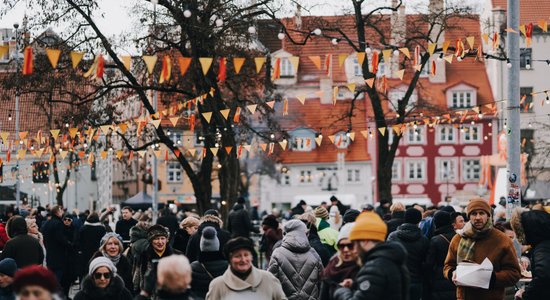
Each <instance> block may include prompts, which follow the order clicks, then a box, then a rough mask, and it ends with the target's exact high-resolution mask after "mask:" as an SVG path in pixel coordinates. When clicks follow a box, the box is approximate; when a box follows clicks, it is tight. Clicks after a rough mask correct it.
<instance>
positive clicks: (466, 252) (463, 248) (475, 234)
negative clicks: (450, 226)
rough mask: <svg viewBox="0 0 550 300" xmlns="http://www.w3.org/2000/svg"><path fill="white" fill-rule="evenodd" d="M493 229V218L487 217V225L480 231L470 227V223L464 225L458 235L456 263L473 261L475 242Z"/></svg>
mask: <svg viewBox="0 0 550 300" xmlns="http://www.w3.org/2000/svg"><path fill="white" fill-rule="evenodd" d="M492 228H493V218H492V217H489V219H488V220H487V223H485V226H483V228H482V229H481V230H477V229H475V228H474V226H472V221H470V222H468V223H466V225H465V226H464V228H462V230H459V232H458V234H459V235H460V236H461V237H462V238H461V239H460V242H459V243H458V251H457V261H458V262H459V263H460V262H462V261H471V262H473V261H474V254H475V245H476V241H477V240H479V239H481V238H483V237H485V236H486V235H487V233H489V231H490V230H491V229H492Z"/></svg>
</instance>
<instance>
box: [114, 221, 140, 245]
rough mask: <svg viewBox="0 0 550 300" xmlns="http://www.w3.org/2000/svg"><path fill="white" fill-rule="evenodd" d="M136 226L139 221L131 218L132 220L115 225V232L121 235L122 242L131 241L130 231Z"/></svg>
mask: <svg viewBox="0 0 550 300" xmlns="http://www.w3.org/2000/svg"><path fill="white" fill-rule="evenodd" d="M136 224H137V220H136V219H134V218H130V220H124V219H121V220H118V222H116V225H115V232H116V233H118V234H120V236H121V237H122V240H124V241H128V240H130V229H131V228H132V227H134V226H136Z"/></svg>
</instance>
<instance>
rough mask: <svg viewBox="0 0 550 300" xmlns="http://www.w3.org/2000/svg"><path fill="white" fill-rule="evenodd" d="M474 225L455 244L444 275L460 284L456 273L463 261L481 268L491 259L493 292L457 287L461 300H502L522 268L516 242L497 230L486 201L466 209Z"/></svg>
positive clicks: (455, 238)
mask: <svg viewBox="0 0 550 300" xmlns="http://www.w3.org/2000/svg"><path fill="white" fill-rule="evenodd" d="M466 212H467V214H468V218H469V219H470V221H469V222H468V223H467V224H466V225H465V226H464V228H463V229H462V230H460V231H459V232H458V234H457V235H455V236H454V238H453V239H452V240H451V245H450V246H449V252H448V253H447V258H446V259H445V267H444V269H443V275H444V276H445V277H446V278H447V279H449V280H452V281H453V283H455V284H457V282H456V274H455V270H456V267H457V264H458V263H460V262H462V261H469V262H474V263H477V264H481V263H482V262H483V260H484V259H485V258H488V259H489V260H490V261H491V263H492V264H493V273H492V274H491V281H490V284H489V289H481V288H474V287H465V286H460V285H457V290H456V294H457V299H458V300H470V299H471V300H474V299H484V300H497V299H498V300H502V299H504V289H505V288H506V287H509V286H513V285H514V284H516V283H517V282H518V280H519V278H520V268H519V264H518V259H517V256H516V251H515V249H514V245H513V244H512V240H511V239H510V238H508V237H507V236H506V235H505V234H504V233H502V232H500V231H499V230H497V229H495V228H493V222H492V218H491V207H490V206H489V204H488V203H487V202H486V201H485V200H483V199H472V200H470V202H469V203H468V207H467V208H466Z"/></svg>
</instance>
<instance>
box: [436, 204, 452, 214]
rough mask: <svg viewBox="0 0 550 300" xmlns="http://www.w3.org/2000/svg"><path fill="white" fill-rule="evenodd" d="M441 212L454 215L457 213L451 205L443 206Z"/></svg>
mask: <svg viewBox="0 0 550 300" xmlns="http://www.w3.org/2000/svg"><path fill="white" fill-rule="evenodd" d="M439 210H441V211H445V212H448V213H449V214H452V213H454V212H456V211H455V209H454V207H452V206H450V205H448V206H443V207H442V208H440V209H439Z"/></svg>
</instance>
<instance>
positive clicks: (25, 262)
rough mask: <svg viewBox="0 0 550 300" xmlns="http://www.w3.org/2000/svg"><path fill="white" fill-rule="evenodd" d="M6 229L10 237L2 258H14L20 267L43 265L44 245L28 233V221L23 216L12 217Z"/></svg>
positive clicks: (0, 255)
mask: <svg viewBox="0 0 550 300" xmlns="http://www.w3.org/2000/svg"><path fill="white" fill-rule="evenodd" d="M6 230H7V232H8V236H9V237H10V239H9V240H8V242H7V243H6V245H5V246H4V250H3V251H2V254H0V259H4V258H7V257H9V258H13V259H14V260H15V262H16V263H17V266H19V267H20V268H24V267H27V266H30V265H41V264H42V263H43V262H44V251H43V250H42V246H40V242H38V240H37V239H35V238H33V237H32V236H29V235H28V234H27V233H28V229H27V222H26V221H25V219H24V218H23V217H21V216H13V217H11V218H10V219H9V220H8V223H7V224H6Z"/></svg>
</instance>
